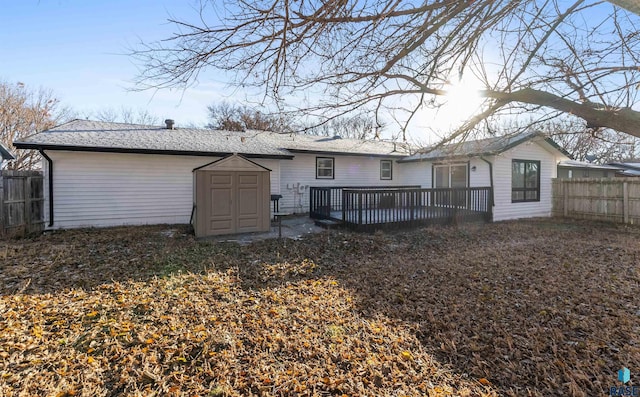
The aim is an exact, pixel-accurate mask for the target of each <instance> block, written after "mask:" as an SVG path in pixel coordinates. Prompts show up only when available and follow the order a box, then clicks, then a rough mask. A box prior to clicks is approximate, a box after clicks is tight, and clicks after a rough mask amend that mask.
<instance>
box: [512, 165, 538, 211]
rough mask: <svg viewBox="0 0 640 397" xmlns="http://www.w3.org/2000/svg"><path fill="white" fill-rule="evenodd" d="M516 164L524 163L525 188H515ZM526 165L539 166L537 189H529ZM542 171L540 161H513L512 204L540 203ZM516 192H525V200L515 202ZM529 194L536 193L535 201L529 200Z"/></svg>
mask: <svg viewBox="0 0 640 397" xmlns="http://www.w3.org/2000/svg"><path fill="white" fill-rule="evenodd" d="M514 163H524V164H525V167H524V170H525V171H524V172H525V174H524V180H525V183H524V187H513V164H514ZM526 164H536V165H537V172H536V174H537V180H536V187H535V188H532V187H527V182H526V181H527V166H526ZM540 170H541V166H540V160H523V159H511V202H512V203H533V202H539V201H540V190H541V186H540ZM515 192H523V193H524V198H523V199H522V200H514V199H513V193H515ZM527 192H536V193H537V194H536V198H535V199H527Z"/></svg>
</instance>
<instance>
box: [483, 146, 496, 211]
mask: <svg viewBox="0 0 640 397" xmlns="http://www.w3.org/2000/svg"><path fill="white" fill-rule="evenodd" d="M480 160H482V161H484V162H485V163H487V164H489V186H491V197H489V205H491V208H492V209H491V218H492V220H493V207H495V206H496V203H495V201H494V200H493V163H492V162H491V161H489V160H487V159H485V158H484V157H482V156H480Z"/></svg>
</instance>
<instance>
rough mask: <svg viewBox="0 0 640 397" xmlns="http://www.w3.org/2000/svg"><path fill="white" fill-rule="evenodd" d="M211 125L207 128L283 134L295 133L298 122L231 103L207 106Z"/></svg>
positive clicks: (282, 115) (283, 116) (285, 116)
mask: <svg viewBox="0 0 640 397" xmlns="http://www.w3.org/2000/svg"><path fill="white" fill-rule="evenodd" d="M207 111H208V112H209V123H208V124H207V128H213V129H217V130H227V131H244V130H262V131H273V132H281V133H290V132H294V131H295V130H296V129H297V127H296V121H295V120H294V119H293V118H292V117H289V116H287V115H286V114H271V113H269V112H264V113H263V112H260V111H259V110H256V109H254V108H250V107H248V106H245V105H236V104H232V103H229V102H221V103H214V104H212V105H210V106H207Z"/></svg>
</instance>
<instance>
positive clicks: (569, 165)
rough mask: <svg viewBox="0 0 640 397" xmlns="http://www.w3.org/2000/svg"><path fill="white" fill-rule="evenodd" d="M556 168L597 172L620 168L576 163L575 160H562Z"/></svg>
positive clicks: (582, 162) (618, 168) (581, 162)
mask: <svg viewBox="0 0 640 397" xmlns="http://www.w3.org/2000/svg"><path fill="white" fill-rule="evenodd" d="M558 167H562V168H588V169H599V170H614V171H615V170H620V169H622V167H616V166H613V165H607V164H592V163H585V162H584V161H576V160H563V161H561V162H559V163H558Z"/></svg>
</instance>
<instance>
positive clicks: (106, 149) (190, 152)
mask: <svg viewBox="0 0 640 397" xmlns="http://www.w3.org/2000/svg"><path fill="white" fill-rule="evenodd" d="M13 145H14V146H15V147H16V148H18V149H36V150H39V151H42V150H64V151H69V152H97V153H130V154H131V153H132V154H162V155H170V156H202V157H225V156H228V155H231V154H233V153H230V152H201V151H193V150H184V151H177V150H166V149H140V148H121V147H105V146H77V145H53V144H39V143H31V142H14V143H13ZM240 154H241V155H242V156H244V157H247V158H255V159H274V160H292V159H293V157H294V156H292V155H287V154H256V153H240Z"/></svg>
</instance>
